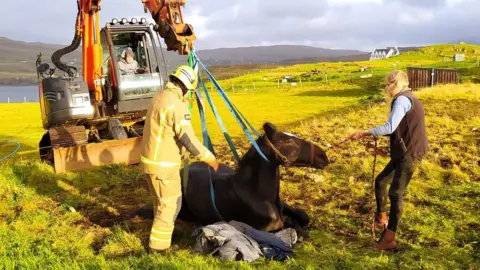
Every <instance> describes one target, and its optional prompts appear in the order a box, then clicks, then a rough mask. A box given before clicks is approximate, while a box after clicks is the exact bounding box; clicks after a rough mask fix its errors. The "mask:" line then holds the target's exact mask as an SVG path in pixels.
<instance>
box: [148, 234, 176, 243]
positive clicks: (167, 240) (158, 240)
mask: <svg viewBox="0 0 480 270" xmlns="http://www.w3.org/2000/svg"><path fill="white" fill-rule="evenodd" d="M152 240H153V241H156V242H170V241H172V239H171V238H169V239H160V238H156V237H154V236H151V235H150V241H152Z"/></svg>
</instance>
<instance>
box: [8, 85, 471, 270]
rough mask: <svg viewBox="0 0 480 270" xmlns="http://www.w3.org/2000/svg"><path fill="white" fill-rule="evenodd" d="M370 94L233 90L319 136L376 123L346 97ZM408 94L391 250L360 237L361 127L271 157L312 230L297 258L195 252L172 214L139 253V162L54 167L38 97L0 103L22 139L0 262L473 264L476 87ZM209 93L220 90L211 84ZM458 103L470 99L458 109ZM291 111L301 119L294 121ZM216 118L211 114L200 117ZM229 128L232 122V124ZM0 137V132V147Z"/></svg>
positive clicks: (12, 164)
mask: <svg viewBox="0 0 480 270" xmlns="http://www.w3.org/2000/svg"><path fill="white" fill-rule="evenodd" d="M351 89H356V90H351ZM370 94H371V92H369V91H362V90H361V89H360V88H355V86H354V84H351V85H344V87H342V88H338V89H334V90H328V89H323V90H317V91H292V92H284V91H282V92H279V93H278V95H271V94H267V93H258V94H244V93H237V94H232V95H231V97H232V99H233V101H234V102H235V104H237V106H238V107H239V109H240V110H242V112H244V113H245V115H246V117H247V118H248V119H250V120H252V121H253V122H254V125H255V126H256V127H258V126H259V124H261V123H263V122H264V121H266V120H267V119H268V120H269V121H272V122H273V123H275V124H277V125H279V126H284V127H285V126H286V124H288V123H290V127H289V128H286V129H285V130H286V131H288V132H292V133H294V134H297V135H298V136H300V137H303V138H305V139H308V140H311V141H313V142H315V143H317V144H319V145H321V146H324V145H325V144H327V143H336V142H339V141H340V140H341V139H342V138H344V137H345V136H347V135H348V134H350V133H351V132H353V131H354V130H355V129H360V128H363V129H364V128H368V127H370V126H371V125H374V124H380V123H383V121H384V120H385V117H386V115H385V114H386V112H387V110H386V108H385V105H384V104H382V103H379V104H376V103H373V102H368V103H366V104H363V105H362V106H361V107H358V106H354V107H352V105H358V101H359V100H360V99H361V98H362V97H365V96H368V95H370ZM416 94H417V95H418V96H419V98H420V99H421V100H422V101H423V102H424V104H425V106H426V113H427V132H428V138H429V141H430V143H431V151H430V153H429V154H428V156H427V157H426V159H425V160H424V161H423V162H422V163H421V164H420V167H419V169H418V171H417V172H416V174H415V175H414V178H413V180H412V182H411V184H410V185H409V187H408V192H407V194H406V198H405V202H404V216H403V219H402V222H401V226H400V228H399V239H398V241H399V244H400V251H398V252H396V253H391V252H384V253H378V252H376V251H372V250H371V249H370V247H371V246H372V238H371V237H372V236H371V229H370V227H369V226H370V223H371V213H372V212H371V211H372V207H373V200H372V193H371V188H372V186H371V183H372V182H371V168H372V162H373V156H372V151H373V150H372V142H371V141H369V140H368V139H365V140H363V141H360V142H355V143H348V144H345V145H342V146H341V147H339V148H337V149H336V150H335V151H330V152H329V153H328V155H329V158H330V160H331V164H330V165H329V167H328V168H326V169H325V170H323V171H316V170H312V169H299V168H289V169H285V168H282V169H281V175H282V180H283V181H282V184H281V195H282V198H284V199H285V200H286V201H287V202H288V203H290V204H292V205H295V206H297V207H301V208H302V209H305V210H306V211H307V212H308V213H309V214H310V216H311V225H310V227H309V231H310V239H308V240H306V241H303V242H302V243H300V244H298V245H296V246H295V252H296V253H297V257H296V258H295V259H291V260H289V261H287V262H285V263H279V262H267V261H263V260H260V261H258V262H255V263H253V264H247V263H231V262H225V261H219V260H216V259H213V258H212V257H210V256H197V255H195V254H194V253H193V251H192V247H191V244H192V243H193V241H194V239H193V238H192V237H191V236H190V233H191V230H192V227H191V225H190V224H187V223H184V222H178V223H177V227H176V230H175V233H174V243H176V244H178V245H179V246H180V250H179V251H174V252H169V253H167V254H166V255H163V256H158V255H151V254H148V253H147V252H146V250H145V245H146V241H145V239H147V236H148V230H149V228H150V227H149V226H150V224H151V220H145V219H142V218H139V217H132V216H130V214H131V213H134V212H135V211H136V209H138V208H140V207H142V206H143V205H145V204H148V203H149V196H148V190H147V188H146V187H145V186H144V183H143V181H142V177H141V172H140V170H139V169H138V168H136V167H126V166H120V165H119V166H109V167H105V168H96V169H93V170H90V171H84V172H79V173H69V174H67V175H55V174H54V173H53V172H52V169H51V168H50V167H48V166H46V165H44V164H40V163H38V161H35V159H34V158H33V157H30V156H29V154H28V152H29V151H31V152H33V153H34V152H35V148H36V139H38V136H37V138H34V134H35V133H37V135H39V134H41V128H40V122H39V119H38V116H37V114H36V113H33V112H37V111H38V105H36V104H27V105H24V104H21V105H12V104H9V105H6V104H3V105H0V111H1V112H2V116H3V117H8V118H10V119H13V120H12V121H9V123H8V125H7V126H6V127H4V128H3V129H2V131H1V135H0V137H12V138H15V139H17V140H19V141H20V142H22V143H24V149H23V151H24V152H23V154H22V156H17V157H16V158H14V159H12V160H10V161H8V162H7V163H2V164H1V165H0V198H1V199H0V200H1V204H0V217H1V218H0V236H1V237H0V266H2V267H3V268H6V269H17V268H25V269H46V268H49V269H50V268H52V269H64V268H69V269H86V268H88V269H98V268H102V269H112V268H114V269H131V268H134V269H138V268H142V269H146V268H148V269H153V268H166V269H167V268H168V269H319V268H328V269H352V268H353V269H379V268H381V269H396V268H403V267H409V268H418V269H478V267H479V266H480V245H479V243H478V240H479V239H480V234H479V230H478V229H479V228H480V218H479V216H478V215H477V214H476V213H478V212H479V211H480V205H479V204H478V203H477V202H478V200H477V198H478V197H479V196H480V193H479V190H480V170H479V168H480V159H479V153H478V149H479V146H480V140H479V139H480V134H479V133H478V128H479V127H480V117H479V115H480V111H479V108H480V87H479V86H478V85H460V86H458V85H454V86H452V85H448V86H443V87H439V88H433V89H426V90H422V91H420V92H417V93H416ZM215 102H216V103H217V104H218V103H219V102H220V98H219V97H218V96H216V97H215ZM287 103H288V104H287ZM259 106H261V110H259V109H258V108H259ZM336 106H340V107H336ZM288 107H290V108H289V109H288ZM465 107H468V108H470V109H469V110H468V111H465V110H464V109H463V108H465ZM274 112H276V113H274ZM279 112H281V113H279ZM220 113H221V115H223V116H226V115H228V110H227V109H226V108H223V109H221V111H220ZM312 116H314V117H313V118H312ZM209 117H211V115H209ZM194 119H197V120H198V117H197V116H195V117H194ZM295 119H300V120H301V121H295V122H296V123H293V122H292V120H295ZM230 121H232V122H229V123H230V124H232V123H234V120H230ZM197 124H198V122H197ZM215 126H216V125H215V124H214V123H209V128H211V129H213V128H214V127H215ZM26 130H28V131H29V132H25V131H26ZM233 133H234V134H235V135H239V134H240V133H239V130H235V131H233ZM32 136H33V137H32ZM221 136H222V135H221V133H217V134H215V135H214V137H213V139H214V143H215V144H216V146H217V152H218V153H219V154H218V156H219V158H220V159H221V160H223V161H225V162H228V161H229V160H230V158H229V155H227V153H225V151H226V147H225V144H224V142H223V139H222V137H221ZM242 141H244V140H242ZM242 141H239V140H237V143H236V145H237V146H238V147H239V148H240V149H241V151H242V152H245V147H246V146H247V144H246V143H242ZM387 145H388V141H387V140H386V139H381V140H380V142H379V147H380V150H381V153H383V152H384V150H385V149H386V147H387ZM9 147H10V146H9V145H8V144H5V143H3V144H1V145H0V152H1V151H2V150H3V151H7V150H8V148H9ZM25 150H26V152H25ZM3 153H4V152H3ZM378 159H379V160H378V164H377V173H379V170H380V169H381V167H382V166H384V165H385V164H386V162H387V161H388V158H387V157H386V156H385V154H380V156H379V158H378Z"/></svg>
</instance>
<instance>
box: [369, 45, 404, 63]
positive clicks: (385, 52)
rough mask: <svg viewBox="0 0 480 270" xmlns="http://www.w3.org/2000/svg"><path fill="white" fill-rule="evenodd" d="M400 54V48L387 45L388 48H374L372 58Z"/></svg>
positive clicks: (383, 57)
mask: <svg viewBox="0 0 480 270" xmlns="http://www.w3.org/2000/svg"><path fill="white" fill-rule="evenodd" d="M399 54H400V50H399V49H398V48H397V47H396V46H395V47H387V48H386V49H374V50H373V52H372V54H371V55H370V61H371V60H377V59H385V58H390V57H392V56H396V55H399Z"/></svg>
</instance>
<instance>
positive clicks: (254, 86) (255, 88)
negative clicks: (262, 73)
mask: <svg viewBox="0 0 480 270" xmlns="http://www.w3.org/2000/svg"><path fill="white" fill-rule="evenodd" d="M253 91H257V86H256V85H255V82H253Z"/></svg>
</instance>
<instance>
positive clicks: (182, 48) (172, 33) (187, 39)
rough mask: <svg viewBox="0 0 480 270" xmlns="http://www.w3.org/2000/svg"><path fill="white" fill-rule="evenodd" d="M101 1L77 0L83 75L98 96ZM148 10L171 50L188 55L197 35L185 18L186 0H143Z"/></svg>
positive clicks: (101, 79)
mask: <svg viewBox="0 0 480 270" xmlns="http://www.w3.org/2000/svg"><path fill="white" fill-rule="evenodd" d="M137 1H138V0H137ZM100 2H101V0H78V8H79V12H78V17H77V29H76V35H77V36H81V37H82V44H83V46H82V57H83V76H84V78H85V81H86V82H87V84H88V88H89V89H92V90H94V93H95V100H96V101H97V102H100V101H102V100H103V96H102V83H103V78H104V76H103V74H102V64H103V63H102V61H103V60H102V57H103V52H102V44H101V42H100V30H101V27H100V17H99V11H100V9H101V8H100ZM141 2H142V3H143V5H144V10H145V12H149V13H150V14H151V16H152V18H153V20H154V21H155V23H156V25H155V30H156V31H157V32H158V33H159V34H160V36H161V37H162V38H163V39H164V41H165V43H166V45H167V50H168V51H178V53H179V54H181V55H187V54H188V53H189V52H190V50H191V49H192V48H193V42H194V40H195V39H196V37H195V34H194V32H193V28H192V26H191V25H189V24H185V23H184V21H183V16H182V11H181V9H180V7H182V6H185V4H186V0H141Z"/></svg>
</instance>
